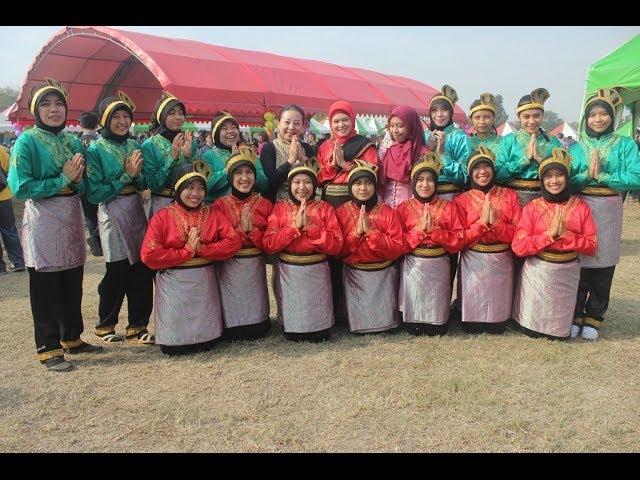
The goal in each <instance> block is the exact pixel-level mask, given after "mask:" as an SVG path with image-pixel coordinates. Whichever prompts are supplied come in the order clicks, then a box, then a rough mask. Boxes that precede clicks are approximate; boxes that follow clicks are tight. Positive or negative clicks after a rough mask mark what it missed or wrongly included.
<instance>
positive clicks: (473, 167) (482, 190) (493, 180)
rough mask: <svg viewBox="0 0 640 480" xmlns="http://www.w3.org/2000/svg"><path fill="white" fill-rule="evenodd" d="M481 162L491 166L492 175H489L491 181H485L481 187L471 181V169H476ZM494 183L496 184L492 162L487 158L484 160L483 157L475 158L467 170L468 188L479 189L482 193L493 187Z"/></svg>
mask: <svg viewBox="0 0 640 480" xmlns="http://www.w3.org/2000/svg"><path fill="white" fill-rule="evenodd" d="M483 163H485V164H487V165H489V166H490V167H491V171H492V172H493V176H492V177H491V181H490V182H489V183H487V184H486V185H485V186H484V187H481V186H480V185H478V184H477V183H476V182H474V181H473V171H474V170H475V169H476V167H478V166H479V165H481V164H483ZM495 184H496V168H495V166H494V165H493V162H491V161H489V160H485V159H484V158H481V159H480V160H477V161H476V162H474V164H473V166H472V167H471V169H470V170H469V188H470V189H471V190H480V191H481V192H483V193H487V192H488V191H489V190H491V189H492V188H493V186H494V185H495Z"/></svg>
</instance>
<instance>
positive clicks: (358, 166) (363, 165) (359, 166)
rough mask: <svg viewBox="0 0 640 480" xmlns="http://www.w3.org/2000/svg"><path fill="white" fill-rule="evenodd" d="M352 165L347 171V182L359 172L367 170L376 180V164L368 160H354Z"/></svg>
mask: <svg viewBox="0 0 640 480" xmlns="http://www.w3.org/2000/svg"><path fill="white" fill-rule="evenodd" d="M353 163H354V166H353V168H352V169H351V170H350V171H349V175H348V176H347V183H349V181H350V180H351V178H352V177H353V176H354V175H355V174H356V173H359V172H369V173H371V174H372V175H373V178H374V180H375V181H376V182H377V181H378V166H377V165H373V164H371V163H369V162H365V161H363V160H354V161H353Z"/></svg>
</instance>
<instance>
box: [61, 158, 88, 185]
mask: <svg viewBox="0 0 640 480" xmlns="http://www.w3.org/2000/svg"><path fill="white" fill-rule="evenodd" d="M83 172H84V157H83V156H82V154H81V153H76V154H75V155H74V156H73V158H71V160H68V161H66V162H65V164H64V165H63V166H62V173H64V174H65V175H66V177H67V178H68V179H69V180H71V181H72V182H73V183H78V182H80V181H81V180H82V173H83Z"/></svg>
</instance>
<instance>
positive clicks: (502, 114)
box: [493, 95, 509, 127]
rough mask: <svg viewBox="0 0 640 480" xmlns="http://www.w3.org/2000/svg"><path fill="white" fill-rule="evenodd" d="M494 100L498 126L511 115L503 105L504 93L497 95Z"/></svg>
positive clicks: (496, 124)
mask: <svg viewBox="0 0 640 480" xmlns="http://www.w3.org/2000/svg"><path fill="white" fill-rule="evenodd" d="M493 100H494V102H495V104H496V120H495V126H496V127H498V126H500V125H502V124H503V123H504V122H506V121H507V119H508V118H509V115H508V114H507V111H506V110H505V109H504V105H502V95H496V96H495V97H494V99H493Z"/></svg>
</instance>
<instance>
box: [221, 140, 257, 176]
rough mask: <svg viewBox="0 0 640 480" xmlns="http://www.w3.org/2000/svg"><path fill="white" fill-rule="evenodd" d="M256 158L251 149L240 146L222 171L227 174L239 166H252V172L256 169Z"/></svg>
mask: <svg viewBox="0 0 640 480" xmlns="http://www.w3.org/2000/svg"><path fill="white" fill-rule="evenodd" d="M257 160H258V157H257V156H256V154H255V152H254V151H253V149H252V148H251V147H248V146H246V145H242V146H241V147H239V148H238V152H237V153H234V154H233V155H231V156H230V157H229V159H228V160H227V163H226V164H225V166H224V170H225V171H226V172H227V173H229V172H231V171H233V169H234V168H235V167H236V166H238V165H240V164H243V163H244V164H250V165H252V166H253V168H254V170H255V167H256V161H257Z"/></svg>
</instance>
